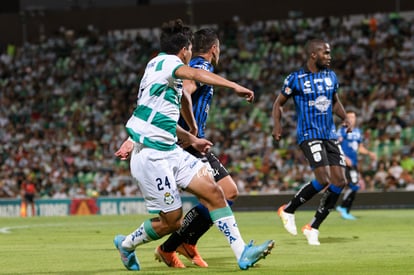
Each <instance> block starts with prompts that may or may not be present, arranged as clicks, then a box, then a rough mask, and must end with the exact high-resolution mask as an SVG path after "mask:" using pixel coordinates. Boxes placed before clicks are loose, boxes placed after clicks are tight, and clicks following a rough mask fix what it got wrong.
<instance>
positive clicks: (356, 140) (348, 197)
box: [336, 112, 377, 220]
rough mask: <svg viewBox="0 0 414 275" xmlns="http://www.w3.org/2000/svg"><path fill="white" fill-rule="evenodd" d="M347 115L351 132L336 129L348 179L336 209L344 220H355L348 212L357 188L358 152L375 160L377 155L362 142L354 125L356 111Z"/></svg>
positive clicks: (361, 136)
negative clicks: (346, 186)
mask: <svg viewBox="0 0 414 275" xmlns="http://www.w3.org/2000/svg"><path fill="white" fill-rule="evenodd" d="M347 117H348V120H349V122H350V123H351V126H352V132H351V133H347V132H346V131H345V129H344V128H342V127H341V128H339V129H338V136H339V138H338V140H339V142H340V143H341V147H342V150H343V151H344V154H345V162H346V178H347V180H348V189H347V190H346V192H345V193H344V195H343V197H342V203H341V205H340V206H339V205H338V206H337V207H336V210H337V211H338V212H339V213H340V214H341V216H342V218H344V219H346V220H355V219H356V218H355V217H354V216H353V215H352V214H351V213H349V212H350V210H351V207H352V204H353V202H354V200H355V196H356V193H357V191H358V190H359V185H358V181H359V171H358V153H360V154H362V155H368V156H369V157H370V158H371V160H376V159H377V155H376V154H375V153H374V152H371V151H369V150H368V149H367V148H366V147H365V146H364V144H363V135H362V131H361V129H360V128H358V127H356V126H355V125H356V113H355V112H348V113H347Z"/></svg>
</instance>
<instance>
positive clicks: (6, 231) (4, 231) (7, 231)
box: [0, 221, 130, 234]
mask: <svg viewBox="0 0 414 275" xmlns="http://www.w3.org/2000/svg"><path fill="white" fill-rule="evenodd" d="M121 223H125V224H129V223H130V222H129V221H125V222H117V224H121ZM68 224H70V223H39V224H30V225H16V226H4V227H0V234H10V233H12V232H11V230H14V229H27V228H31V227H60V226H67V225H68ZM88 224H90V225H97V224H104V225H105V224H113V223H112V222H92V223H83V225H88Z"/></svg>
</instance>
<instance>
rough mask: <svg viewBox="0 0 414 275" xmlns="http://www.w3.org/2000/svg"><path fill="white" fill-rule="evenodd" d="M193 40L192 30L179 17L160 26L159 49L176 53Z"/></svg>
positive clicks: (168, 52)
mask: <svg viewBox="0 0 414 275" xmlns="http://www.w3.org/2000/svg"><path fill="white" fill-rule="evenodd" d="M192 41H193V32H192V30H191V29H190V27H189V26H186V25H184V23H183V21H182V20H181V19H175V20H170V21H168V22H165V23H163V24H162V26H161V37H160V46H161V51H162V52H165V53H167V54H177V53H178V52H179V51H180V50H181V49H182V48H184V47H189V46H190V44H192Z"/></svg>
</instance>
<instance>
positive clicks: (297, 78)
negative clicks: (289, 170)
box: [272, 39, 352, 245]
mask: <svg viewBox="0 0 414 275" xmlns="http://www.w3.org/2000/svg"><path fill="white" fill-rule="evenodd" d="M306 55H307V61H306V64H304V66H303V67H302V68H300V69H299V70H297V71H294V72H292V73H291V74H289V75H288V76H287V78H286V79H285V81H284V84H283V87H282V90H281V93H280V94H279V95H278V96H277V98H276V100H275V102H274V104H273V111H272V116H273V122H274V129H273V132H272V135H273V138H274V139H275V140H276V141H279V140H280V139H281V138H282V125H281V117H282V112H283V110H282V107H283V105H284V104H285V103H286V102H287V100H288V99H289V98H293V100H294V103H295V107H296V113H297V142H298V144H299V146H300V148H301V149H302V151H303V153H304V155H305V157H306V158H307V160H308V161H309V164H310V166H311V167H312V169H313V171H314V175H315V178H314V179H313V180H312V181H310V182H309V183H307V184H305V185H304V186H303V187H302V188H301V189H300V190H299V191H298V192H297V193H296V194H295V196H294V197H293V198H292V199H291V200H290V201H289V202H288V203H287V204H285V205H282V206H281V207H280V208H279V209H278V215H279V216H280V218H281V220H282V222H283V225H284V227H285V229H286V230H287V231H288V232H289V233H291V234H292V235H297V229H296V224H295V215H294V213H295V211H296V209H298V208H299V207H300V206H301V205H303V204H304V203H305V202H307V201H308V200H310V199H311V198H312V197H313V196H315V195H316V194H318V193H319V192H320V191H322V190H324V191H323V192H324V193H323V195H322V198H321V202H320V205H319V207H318V209H317V211H316V213H315V216H314V218H313V219H312V221H311V222H310V223H309V224H306V225H305V226H304V227H303V228H302V232H303V234H304V235H305V236H306V238H307V240H308V243H309V244H310V245H320V243H319V239H318V235H319V226H320V225H321V223H322V222H323V221H324V220H325V219H326V217H327V216H328V214H329V212H330V211H331V210H332V209H334V207H335V204H336V202H337V200H338V198H339V196H340V194H341V191H342V189H343V187H344V186H345V184H346V178H345V166H346V164H345V156H344V154H343V152H342V149H341V146H340V145H339V141H338V137H337V134H336V126H335V124H334V117H333V115H334V114H336V115H337V116H339V117H340V118H341V119H342V124H343V127H345V128H346V132H351V131H352V128H351V124H350V122H349V121H348V119H347V116H346V111H345V109H344V107H343V105H342V103H341V101H340V99H339V96H338V87H339V84H338V80H337V77H336V74H335V73H334V72H333V71H332V70H331V69H329V67H330V63H331V48H330V45H329V44H328V43H326V42H325V41H323V40H320V39H313V40H310V41H308V42H307V44H306Z"/></svg>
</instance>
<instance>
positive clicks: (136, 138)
mask: <svg viewBox="0 0 414 275" xmlns="http://www.w3.org/2000/svg"><path fill="white" fill-rule="evenodd" d="M192 37H193V33H192V31H191V29H190V28H189V27H188V26H185V25H184V24H183V22H182V21H181V20H180V19H177V20H172V21H169V22H166V23H164V24H163V26H162V28H161V39H160V40H161V41H160V42H161V51H162V52H161V53H160V54H159V55H158V56H156V57H154V58H153V59H152V60H150V61H149V63H148V64H147V67H146V69H145V73H144V76H143V78H142V80H141V83H140V86H139V91H138V101H137V107H136V109H135V111H134V112H133V114H132V116H131V117H130V119H129V120H128V122H127V124H126V130H127V132H128V135H129V140H128V141H126V142H125V143H124V144H123V145H122V146H121V148H120V149H119V150H118V151H117V152H116V153H115V155H116V156H118V157H119V158H121V159H126V158H128V157H130V158H131V160H130V169H131V174H132V176H133V177H134V178H135V179H136V180H137V181H138V183H139V186H140V189H141V191H142V193H143V195H144V199H145V203H146V206H147V209H148V210H149V212H150V213H154V214H158V216H157V217H154V218H152V219H148V220H146V221H144V222H143V223H142V224H141V225H140V226H139V227H138V228H137V229H136V230H135V231H133V232H132V233H130V234H128V235H126V236H123V235H117V236H116V237H115V239H114V244H115V246H116V248H117V249H118V250H119V253H120V255H121V260H122V262H123V264H124V266H125V267H126V268H127V269H129V270H140V265H139V262H138V259H137V258H136V255H135V248H136V247H137V246H139V245H142V244H144V243H147V242H150V241H153V240H157V239H160V238H161V237H163V236H165V235H167V234H169V233H172V232H174V231H176V230H177V229H178V228H179V227H180V226H181V218H182V215H183V212H182V203H181V197H180V194H179V189H184V190H186V191H187V192H190V193H193V194H194V195H196V196H197V198H198V199H199V200H200V202H202V203H203V204H204V205H205V206H206V207H207V208H208V210H209V212H210V216H211V219H212V221H213V222H214V224H215V225H216V226H217V228H218V229H219V230H220V231H221V232H222V233H223V235H224V236H225V237H226V239H227V240H228V242H229V244H230V246H231V248H232V250H233V253H234V255H235V256H236V259H237V262H238V265H239V267H240V269H248V268H249V267H251V266H252V265H254V264H255V263H256V262H257V261H259V260H260V259H262V258H264V257H265V256H266V255H267V254H269V253H270V251H271V249H272V248H273V245H274V241H273V240H268V241H266V242H264V243H263V244H261V245H258V246H254V245H253V244H252V242H250V243H249V244H247V245H246V244H245V242H244V241H243V239H242V236H241V234H240V232H239V229H238V227H237V222H236V220H235V217H234V215H233V213H232V210H231V208H230V207H229V206H228V204H227V202H226V200H225V197H224V194H223V191H222V190H221V188H220V187H219V186H218V185H217V184H216V183H215V181H214V179H213V177H212V174H211V171H210V169H209V168H210V167H209V166H208V165H207V164H205V163H203V162H202V161H201V160H200V159H198V158H196V157H194V156H193V155H191V154H190V153H188V152H186V151H184V150H183V149H182V148H181V147H179V146H177V140H178V139H179V140H181V141H182V142H184V143H187V144H191V145H193V146H194V147H195V148H197V149H199V150H202V151H203V150H205V149H208V148H209V146H211V143H210V142H208V141H206V140H203V139H198V138H196V137H195V136H193V135H192V134H190V133H189V132H187V131H185V130H183V129H181V128H180V127H178V126H177V122H178V119H179V115H180V105H181V96H182V79H190V80H196V81H198V82H201V83H206V84H209V85H215V86H222V87H227V88H230V89H233V90H234V91H235V92H236V93H237V94H239V95H241V96H244V97H245V98H246V100H247V101H249V102H251V101H253V98H254V93H253V91H251V90H249V89H247V88H244V87H242V86H240V85H238V84H236V83H234V82H232V81H229V80H226V79H224V78H222V77H220V76H218V75H216V74H213V73H210V72H207V71H204V70H198V69H194V68H191V67H189V66H188V65H187V64H188V62H189V61H190V59H191V56H192ZM156 255H157V252H156ZM159 260H162V261H164V262H166V263H167V264H168V259H159Z"/></svg>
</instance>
